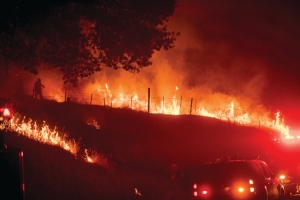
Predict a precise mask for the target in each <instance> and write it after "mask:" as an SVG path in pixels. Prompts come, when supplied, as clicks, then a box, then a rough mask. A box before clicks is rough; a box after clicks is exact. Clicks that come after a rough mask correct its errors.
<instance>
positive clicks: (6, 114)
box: [3, 108, 10, 117]
mask: <svg viewBox="0 0 300 200" xmlns="http://www.w3.org/2000/svg"><path fill="white" fill-rule="evenodd" d="M3 116H4V117H10V112H9V110H8V109H7V108H4V111H3Z"/></svg>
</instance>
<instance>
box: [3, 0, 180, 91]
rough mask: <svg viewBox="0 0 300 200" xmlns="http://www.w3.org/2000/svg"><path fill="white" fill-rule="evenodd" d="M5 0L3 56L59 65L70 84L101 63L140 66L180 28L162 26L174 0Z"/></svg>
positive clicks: (32, 67) (21, 62)
mask: <svg viewBox="0 0 300 200" xmlns="http://www.w3.org/2000/svg"><path fill="white" fill-rule="evenodd" d="M4 2H6V0H4ZM7 2H9V3H2V5H1V7H2V8H1V10H2V9H3V10H4V11H5V12H4V13H2V16H1V17H2V20H1V39H0V45H1V47H0V48H1V54H2V55H3V56H4V58H5V60H6V61H9V62H14V63H15V64H17V65H18V66H19V67H20V68H22V69H24V70H28V71H30V72H31V73H34V74H37V73H38V71H37V67H38V66H40V65H41V64H44V65H45V66H48V67H49V68H50V69H53V68H59V69H60V70H61V72H62V73H63V79H64V81H65V83H67V82H70V83H73V84H74V85H75V86H76V85H77V83H78V78H83V77H87V76H89V75H91V74H93V73H94V72H96V71H100V70H101V69H102V66H107V67H111V68H113V69H124V70H127V71H132V72H139V71H140V69H141V68H143V67H146V66H149V65H151V62H150V58H151V56H152V55H153V53H154V52H155V51H159V50H161V49H162V48H163V49H165V50H168V49H169V48H172V47H173V46H174V41H175V39H176V36H178V34H179V33H175V32H169V31H167V26H166V22H167V21H168V19H169V17H170V16H172V15H173V12H174V9H175V6H176V4H177V1H176V0H143V1H141V0H73V1H70V0H53V1H51V0H49V1H38V0H29V1H17V0H11V1H7Z"/></svg>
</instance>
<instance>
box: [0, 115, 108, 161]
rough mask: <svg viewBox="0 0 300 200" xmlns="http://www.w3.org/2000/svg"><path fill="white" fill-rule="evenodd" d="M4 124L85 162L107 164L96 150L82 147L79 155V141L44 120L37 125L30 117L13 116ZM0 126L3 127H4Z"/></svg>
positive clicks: (12, 129)
mask: <svg viewBox="0 0 300 200" xmlns="http://www.w3.org/2000/svg"><path fill="white" fill-rule="evenodd" d="M94 123H96V125H97V127H100V125H98V123H97V122H94ZM6 126H7V128H8V129H9V130H11V131H14V132H17V133H18V134H20V135H23V136H25V137H27V138H30V139H33V140H35V141H38V142H41V143H44V144H50V145H55V146H59V147H61V148H63V149H64V150H66V151H68V152H70V153H71V154H73V155H74V156H76V157H81V158H82V159H83V160H85V161H86V162H90V163H97V164H100V165H106V164H107V159H106V158H105V157H104V156H103V155H100V154H99V153H97V151H96V150H88V149H84V150H83V155H80V152H81V150H80V146H79V142H76V141H75V140H74V139H70V138H69V136H68V134H66V133H60V132H59V131H57V128H56V127H55V128H54V129H53V130H51V129H50V128H49V126H48V125H47V124H46V122H45V121H44V122H43V124H42V125H41V126H39V125H38V124H37V123H36V122H34V121H32V120H31V119H29V120H28V121H26V120H25V117H24V118H23V120H22V121H20V120H19V119H17V118H14V117H13V118H12V119H10V121H9V122H8V123H7V124H6ZM1 128H2V129H3V128H4V127H1Z"/></svg>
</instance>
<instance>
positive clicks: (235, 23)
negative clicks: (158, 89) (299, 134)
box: [170, 0, 300, 123]
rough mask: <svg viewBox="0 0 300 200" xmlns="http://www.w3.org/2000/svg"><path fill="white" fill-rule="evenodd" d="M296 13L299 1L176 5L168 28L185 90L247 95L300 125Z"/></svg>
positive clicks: (189, 0) (195, 0)
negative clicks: (179, 58) (174, 33)
mask: <svg viewBox="0 0 300 200" xmlns="http://www.w3.org/2000/svg"><path fill="white" fill-rule="evenodd" d="M299 8H300V3H298V1H238V0H230V1H222V0H210V1H206V0H181V1H180V0H179V2H178V7H177V9H176V11H175V15H174V16H173V17H172V18H171V20H170V28H172V29H174V30H178V31H179V32H181V36H180V38H178V40H177V42H178V43H177V46H176V47H175V50H174V52H176V51H177V52H178V54H179V53H181V54H183V56H184V58H183V59H184V62H183V63H185V64H184V65H183V66H181V67H180V68H182V70H183V71H184V73H186V78H185V82H186V84H187V85H188V86H190V87H195V86H198V85H205V84H206V85H210V86H211V87H212V88H213V90H214V91H221V92H226V93H230V94H232V95H241V94H242V93H244V95H246V94H249V95H250V96H252V97H253V98H255V99H257V100H258V101H259V100H261V101H262V102H263V104H264V105H266V107H268V108H270V109H272V110H275V111H276V110H277V109H278V110H281V111H282V112H283V113H284V114H285V115H286V118H287V120H288V121H293V123H295V122H297V121H299V120H300V114H299V113H300V112H299V111H300V105H298V102H299V98H300V90H299V89H300V66H299V63H300V62H299V61H300V37H299V35H300V26H299V21H300V12H299ZM175 57H176V56H174V59H175ZM174 62H175V63H176V61H175V60H174ZM175 65H176V64H175Z"/></svg>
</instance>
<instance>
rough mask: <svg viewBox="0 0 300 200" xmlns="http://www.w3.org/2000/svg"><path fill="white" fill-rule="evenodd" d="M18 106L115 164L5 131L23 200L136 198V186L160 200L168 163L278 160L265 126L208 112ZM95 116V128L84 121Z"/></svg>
mask: <svg viewBox="0 0 300 200" xmlns="http://www.w3.org/2000/svg"><path fill="white" fill-rule="evenodd" d="M16 111H17V112H16V113H15V117H18V118H20V119H22V118H24V117H25V118H26V119H29V118H30V119H32V120H33V121H36V122H37V123H39V124H42V123H43V121H45V122H46V123H47V124H48V125H49V126H50V127H53V128H54V127H57V129H58V130H62V131H63V132H66V133H67V134H68V135H69V137H70V138H71V139H74V140H75V141H79V142H80V145H81V147H82V148H93V149H96V150H97V151H99V152H101V153H103V154H104V155H106V156H107V157H108V158H109V160H110V162H111V163H112V164H113V165H109V166H100V165H97V164H91V163H87V162H84V161H83V160H81V159H78V158H75V156H74V155H72V154H70V153H69V152H66V151H65V150H63V149H61V148H59V147H57V146H52V145H46V144H42V143H39V142H36V141H33V140H31V139H28V138H25V137H23V136H18V135H17V134H16V133H12V132H7V133H6V134H5V142H6V144H7V145H8V146H9V147H11V148H13V147H16V148H21V149H22V150H23V151H24V162H25V183H26V197H28V199H133V198H138V197H139V196H138V195H135V194H134V192H135V189H137V190H139V191H140V192H141V194H142V197H143V198H144V199H161V197H162V196H163V192H164V186H165V184H166V183H167V182H168V176H169V166H170V165H171V164H172V163H177V164H178V165H179V166H180V167H181V169H182V170H183V171H184V172H185V173H186V174H187V175H188V174H190V171H189V169H192V168H193V167H194V166H196V165H198V164H201V163H204V162H207V161H214V160H216V159H219V158H224V157H229V156H230V157H231V156H234V155H240V156H243V157H254V156H259V157H260V158H261V159H264V160H266V161H267V162H268V161H270V160H274V159H275V160H276V161H277V160H278V159H280V158H282V155H281V154H280V153H278V147H277V144H276V143H274V142H273V141H272V135H270V133H269V132H267V131H264V130H262V129H258V128H254V127H243V126H237V125H235V124H232V123H230V122H223V121H219V120H216V119H213V118H206V117H201V116H189V115H188V116H187V115H182V116H169V115H158V114H148V113H144V112H137V111H132V110H130V109H126V108H124V109H119V108H110V107H103V106H94V105H81V104H75V103H71V102H69V103H58V102H55V101H47V100H44V101H38V100H32V99H30V98H28V99H26V98H23V99H22V102H20V103H19V104H18V106H17V108H16ZM95 121H96V122H97V123H98V124H99V125H100V127H101V128H100V129H96V128H95V127H94V126H91V125H88V122H95ZM277 162H281V161H280V160H278V161H277ZM100 197H101V198H100Z"/></svg>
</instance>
